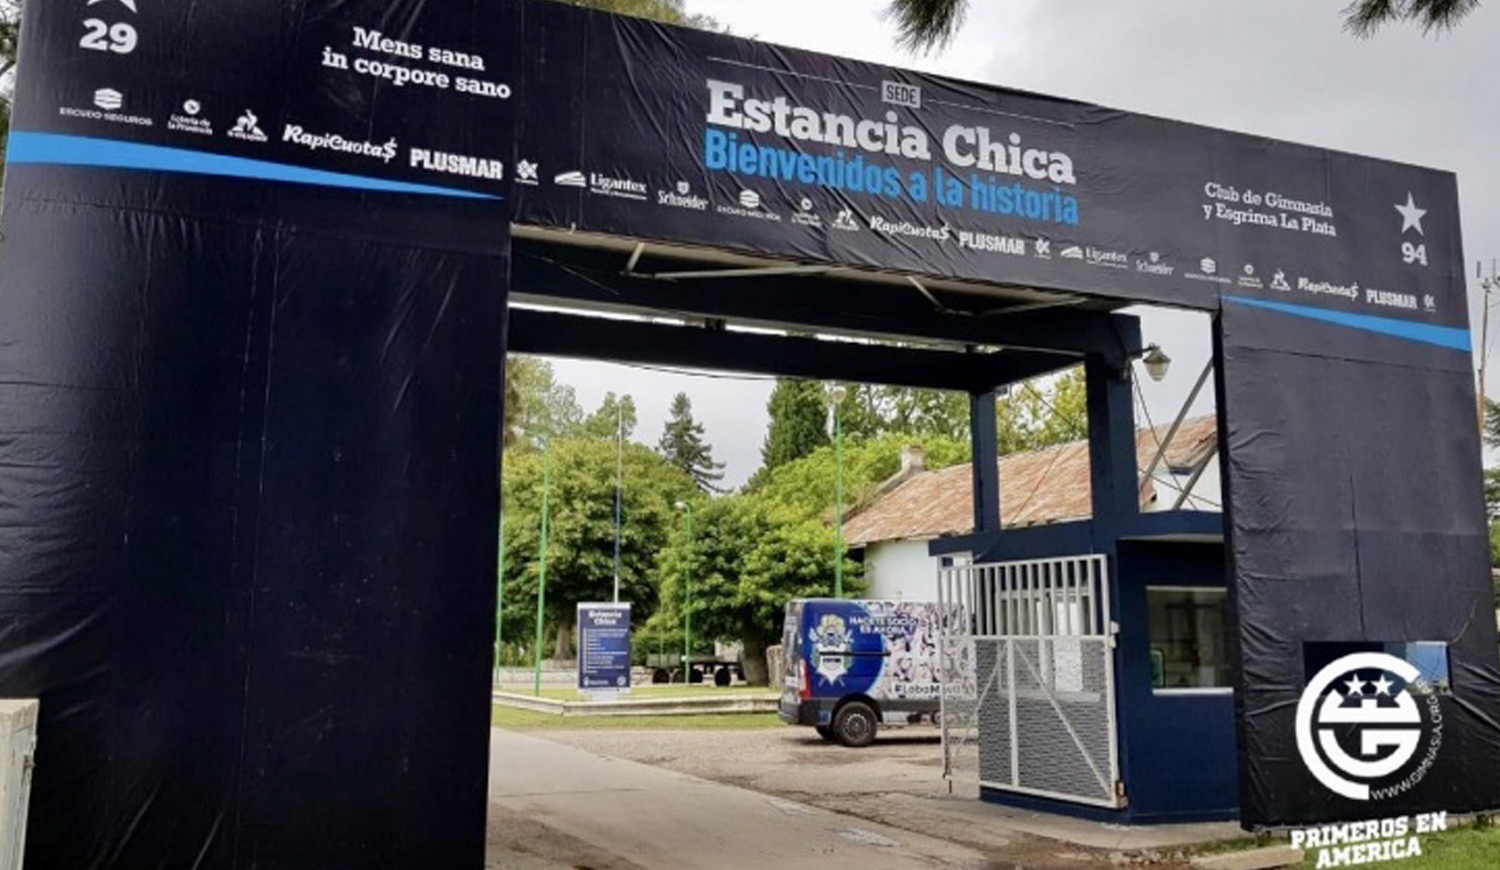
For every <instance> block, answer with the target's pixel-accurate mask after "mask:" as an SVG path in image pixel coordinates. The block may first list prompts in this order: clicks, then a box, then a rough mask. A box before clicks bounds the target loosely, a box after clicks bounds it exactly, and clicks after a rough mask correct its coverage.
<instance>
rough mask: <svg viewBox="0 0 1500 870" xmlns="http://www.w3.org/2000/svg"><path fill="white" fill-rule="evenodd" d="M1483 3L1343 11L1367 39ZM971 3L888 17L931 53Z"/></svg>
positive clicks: (1375, 5) (907, 1)
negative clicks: (1394, 27)
mask: <svg viewBox="0 0 1500 870" xmlns="http://www.w3.org/2000/svg"><path fill="white" fill-rule="evenodd" d="M1479 4H1480V0H1353V2H1352V3H1350V4H1349V5H1348V6H1347V7H1345V8H1344V27H1345V28H1346V29H1347V30H1349V31H1350V32H1351V33H1354V34H1356V35H1358V36H1362V37H1366V36H1370V35H1372V34H1374V33H1375V32H1376V31H1378V30H1379V29H1380V28H1381V27H1383V26H1385V25H1386V24H1396V23H1401V22H1411V23H1414V24H1417V25H1419V26H1420V27H1421V28H1422V30H1423V31H1426V32H1431V31H1434V30H1447V29H1449V28H1452V27H1454V26H1456V25H1457V24H1458V22H1459V21H1461V20H1463V18H1464V17H1465V16H1467V15H1468V14H1469V13H1470V12H1473V11H1474V10H1475V9H1476V8H1478V7H1479ZM968 11H969V0H891V3H890V6H889V7H888V11H887V14H888V15H890V16H891V17H892V18H894V19H895V21H896V26H897V28H898V31H899V35H898V36H897V39H896V41H897V44H899V45H901V46H902V47H903V48H906V49H908V50H910V51H931V50H933V49H937V48H942V47H944V46H946V45H947V44H948V43H950V42H952V41H953V37H954V36H956V35H957V34H958V31H959V30H960V29H961V28H962V27H963V23H964V18H965V16H966V15H967V14H968Z"/></svg>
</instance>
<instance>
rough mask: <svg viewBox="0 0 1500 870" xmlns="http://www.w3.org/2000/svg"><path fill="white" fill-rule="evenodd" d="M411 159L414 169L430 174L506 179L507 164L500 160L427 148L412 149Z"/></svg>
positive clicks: (494, 179)
mask: <svg viewBox="0 0 1500 870" xmlns="http://www.w3.org/2000/svg"><path fill="white" fill-rule="evenodd" d="M391 141H392V142H394V141H395V140H394V139H392V140H391ZM409 159H410V160H411V167H412V168H413V169H425V170H427V171H428V172H441V173H444V174H447V175H462V176H464V177H466V178H483V179H486V180H488V181H500V180H502V179H504V178H505V164H504V163H502V162H500V161H499V160H487V159H485V158H483V157H468V156H466V155H463V154H449V153H447V152H445V151H429V150H428V149H426V148H412V149H410V152H409Z"/></svg>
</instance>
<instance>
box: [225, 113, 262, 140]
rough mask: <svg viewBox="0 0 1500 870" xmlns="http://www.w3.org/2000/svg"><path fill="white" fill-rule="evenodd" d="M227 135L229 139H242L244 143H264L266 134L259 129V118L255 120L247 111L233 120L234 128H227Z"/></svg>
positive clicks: (253, 115) (253, 114)
mask: <svg viewBox="0 0 1500 870" xmlns="http://www.w3.org/2000/svg"><path fill="white" fill-rule="evenodd" d="M227 135H228V136H229V137H230V138H231V139H242V140H244V141H246V142H264V141H266V133H265V131H264V130H262V129H261V128H260V118H257V117H256V116H255V113H254V112H252V111H250V110H249V109H246V110H245V111H244V113H243V114H241V115H240V116H239V117H238V118H236V119H235V122H234V126H233V127H230V128H229V133H228V134H227Z"/></svg>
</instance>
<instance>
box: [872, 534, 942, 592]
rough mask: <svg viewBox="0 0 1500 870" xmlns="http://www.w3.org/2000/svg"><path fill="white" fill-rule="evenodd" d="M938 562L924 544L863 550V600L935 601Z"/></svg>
mask: <svg viewBox="0 0 1500 870" xmlns="http://www.w3.org/2000/svg"><path fill="white" fill-rule="evenodd" d="M937 572H938V559H937V558H936V557H934V556H929V555H927V542H926V541H882V542H880V543H878V544H871V545H869V546H868V547H866V548H865V581H866V583H867V585H868V587H869V588H868V589H867V590H866V591H865V596H864V597H866V598H874V599H881V600H886V601H936V600H937Z"/></svg>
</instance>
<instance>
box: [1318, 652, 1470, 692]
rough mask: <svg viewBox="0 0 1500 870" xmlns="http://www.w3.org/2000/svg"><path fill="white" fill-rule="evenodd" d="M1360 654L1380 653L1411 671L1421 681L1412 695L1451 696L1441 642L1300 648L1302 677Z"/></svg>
mask: <svg viewBox="0 0 1500 870" xmlns="http://www.w3.org/2000/svg"><path fill="white" fill-rule="evenodd" d="M1362 652H1380V653H1385V654H1386V655H1391V656H1395V657H1396V658H1398V659H1401V660H1402V661H1404V662H1406V663H1407V664H1409V665H1411V666H1412V667H1415V668H1416V669H1417V671H1418V672H1420V673H1421V675H1422V681H1421V682H1420V683H1417V684H1413V685H1412V687H1411V693H1412V694H1413V695H1430V694H1438V695H1448V694H1452V692H1453V683H1452V679H1451V676H1450V674H1449V670H1448V666H1449V663H1448V656H1449V653H1448V645H1447V644H1446V643H1443V642H1441V641H1394V642H1389V643H1381V642H1378V641H1348V642H1337V641H1320V642H1314V643H1308V644H1304V645H1303V658H1304V665H1305V666H1306V670H1307V673H1306V677H1307V679H1309V680H1311V679H1312V677H1313V675H1314V674H1316V673H1317V672H1318V671H1321V670H1322V669H1323V668H1325V667H1327V666H1328V665H1330V664H1332V663H1333V662H1334V660H1336V659H1340V658H1343V657H1344V656H1346V655H1351V654H1353V653H1362Z"/></svg>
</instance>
